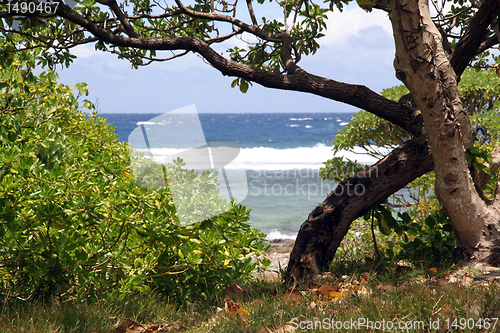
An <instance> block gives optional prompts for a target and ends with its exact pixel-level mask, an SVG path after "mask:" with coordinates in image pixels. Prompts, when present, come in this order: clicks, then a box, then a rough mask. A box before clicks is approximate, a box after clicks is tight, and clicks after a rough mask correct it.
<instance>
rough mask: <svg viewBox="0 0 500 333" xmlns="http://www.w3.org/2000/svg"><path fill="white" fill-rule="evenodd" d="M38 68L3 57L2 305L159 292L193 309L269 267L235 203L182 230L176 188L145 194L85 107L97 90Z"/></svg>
mask: <svg viewBox="0 0 500 333" xmlns="http://www.w3.org/2000/svg"><path fill="white" fill-rule="evenodd" d="M0 43H4V41H3V40H0ZM2 49H3V48H2ZM34 62H35V59H34V58H33V57H32V56H31V55H30V54H29V53H28V52H23V53H20V54H18V55H16V56H15V57H5V54H2V57H1V58H0V66H1V71H0V73H1V74H0V75H1V77H0V89H1V90H2V94H1V95H0V123H1V126H0V223H1V224H0V279H1V285H0V292H1V293H2V294H3V297H17V298H21V299H27V298H47V297H49V296H52V295H59V296H68V297H69V296H71V297H72V296H76V297H79V298H92V297H99V295H100V294H101V293H103V292H110V291H112V292H113V293H116V294H121V295H125V294H126V293H129V292H132V291H139V292H142V291H147V290H148V289H150V288H160V289H161V290H162V291H163V292H164V294H165V295H169V296H171V297H175V298H176V299H177V300H178V301H183V302H185V301H187V300H188V299H187V298H188V297H190V298H191V299H195V298H207V297H209V296H210V295H209V294H207V293H202V292H200V290H199V287H200V286H203V287H204V290H207V291H210V292H211V293H214V292H216V291H217V290H219V289H220V288H222V287H224V286H226V285H228V284H229V283H231V282H232V281H233V280H235V279H238V278H240V277H243V276H248V275H249V274H250V273H251V272H252V271H254V270H255V269H256V268H257V267H258V266H259V264H260V263H262V262H266V260H265V259H262V258H261V259H260V260H258V261H256V262H252V260H251V258H250V257H251V255H253V254H257V255H258V254H262V251H263V250H264V249H265V245H264V244H263V242H262V240H263V237H264V235H263V234H262V233H261V232H260V231H257V230H255V229H252V228H251V227H250V226H249V224H248V223H246V221H247V220H248V218H249V210H247V209H246V208H245V207H244V206H241V205H239V204H236V203H232V209H231V210H230V211H228V212H226V213H224V214H221V215H219V216H216V217H214V218H211V219H210V220H207V221H203V222H202V223H197V224H194V225H191V226H188V227H183V226H181V225H180V224H179V222H178V220H177V218H176V215H175V213H176V212H175V207H174V206H173V203H172V199H171V195H170V192H169V190H168V189H166V190H148V189H143V188H139V187H138V186H137V185H136V183H135V182H134V179H133V177H132V176H131V170H130V164H129V150H128V146H127V145H126V144H125V143H119V142H118V140H117V135H116V134H115V132H114V128H113V127H112V126H109V125H106V123H105V121H104V120H103V119H101V118H98V117H97V113H92V114H90V115H85V114H84V113H83V112H82V111H81V110H80V109H79V103H78V97H79V96H80V95H84V94H86V92H87V86H86V85H85V84H82V83H79V84H76V85H75V86H74V87H68V86H65V85H61V84H58V83H57V82H56V81H57V75H56V74H55V73H54V72H52V71H46V72H43V73H41V74H40V75H38V76H35V75H33V74H32V72H31V68H32V67H33V65H34ZM74 89H77V91H78V94H77V96H75V95H74ZM84 106H85V107H87V108H90V109H92V108H93V105H92V103H91V102H89V101H84ZM178 167H179V166H169V167H168V168H167V172H173V171H175V168H178ZM187 172H190V171H189V170H188V171H187ZM214 195H215V194H214Z"/></svg>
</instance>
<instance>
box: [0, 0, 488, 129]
mask: <svg viewBox="0 0 500 333" xmlns="http://www.w3.org/2000/svg"><path fill="white" fill-rule="evenodd" d="M56 2H58V3H59V5H58V6H57V8H56V9H55V10H56V15H54V14H52V13H48V14H44V13H35V14H25V15H23V14H22V13H15V14H14V13H12V12H11V13H9V12H8V8H7V6H6V5H4V4H2V5H0V18H2V20H1V23H0V31H1V32H2V33H3V34H4V35H5V36H6V37H7V38H9V37H8V36H9V35H10V34H12V33H20V34H22V35H23V37H24V38H25V40H26V41H25V42H24V43H22V44H12V45H11V46H10V49H7V51H14V50H15V49H17V50H19V49H38V50H37V52H39V53H40V54H41V55H42V56H43V58H42V60H40V61H41V62H42V63H43V64H44V65H48V66H55V65H56V64H64V65H66V66H68V65H69V64H70V63H71V62H72V61H73V60H74V58H75V57H74V56H73V55H71V53H70V49H71V48H73V47H75V46H78V45H83V44H94V45H95V48H96V49H97V50H102V51H106V52H110V53H114V54H117V56H118V57H119V58H122V59H126V60H128V61H130V63H131V64H132V66H133V67H134V68H138V67H139V66H143V65H148V64H150V63H151V62H154V61H167V60H170V59H174V58H178V57H182V56H184V55H186V54H188V53H190V52H194V53H197V54H199V55H200V56H201V57H202V58H204V59H205V60H206V61H207V62H208V63H209V64H210V65H212V66H213V67H214V68H216V69H218V70H219V71H220V72H221V73H222V74H223V75H228V76H234V77H237V78H240V79H241V80H239V81H233V86H236V85H238V86H240V85H242V86H240V90H241V91H242V92H245V91H246V90H247V87H248V83H249V82H255V83H258V84H261V85H263V86H265V87H269V88H277V89H284V90H296V91H302V92H308V93H312V94H316V95H319V96H322V97H326V98H329V99H332V100H336V101H340V102H344V103H348V104H350V105H353V106H355V107H358V108H360V109H364V110H366V111H368V112H370V113H373V114H375V115H377V116H380V117H382V118H383V119H386V120H388V121H390V122H392V123H394V124H396V125H398V126H400V127H401V128H403V129H404V130H406V131H408V132H410V133H412V134H415V135H419V134H420V133H421V132H422V119H421V117H420V115H419V114H420V113H419V112H418V111H417V110H415V109H414V108H413V107H411V106H409V105H400V104H398V103H396V102H394V101H391V100H389V99H387V98H384V97H383V96H381V95H379V94H377V93H375V92H373V91H371V90H370V89H368V88H367V87H364V86H359V85H354V84H347V83H342V82H338V81H335V80H332V79H327V78H323V77H320V76H317V75H313V74H310V73H308V72H307V71H306V70H305V69H302V68H301V67H299V66H298V64H299V62H300V60H301V59H302V57H303V56H308V55H312V54H314V53H315V52H316V51H317V50H318V48H319V39H320V38H321V37H323V36H324V32H325V30H326V29H327V19H328V16H327V14H328V12H329V11H334V10H340V11H342V10H343V8H344V6H345V5H346V4H348V3H349V2H350V1H349V0H331V1H325V2H324V3H315V2H313V1H310V0H295V1H293V0H282V1H277V2H267V1H265V0H258V1H257V3H254V2H253V1H252V0H247V1H246V3H245V4H243V3H238V2H237V1H235V2H234V3H229V2H227V1H225V0H217V1H216V0H196V1H194V2H190V3H189V4H186V3H183V2H182V1H181V0H174V1H165V2H160V1H149V0H133V1H119V2H117V1H115V0H99V1H93V0H82V1H76V3H77V5H76V6H73V7H71V6H68V3H67V2H63V1H56ZM491 6H492V4H490V1H488V3H487V4H485V6H483V7H485V8H484V9H483V10H484V11H486V12H488V7H490V8H491ZM373 8H379V9H382V10H387V3H386V1H378V2H377V3H376V4H375V5H374V6H373ZM436 10H437V13H438V14H437V16H436V17H435V18H434V19H435V22H436V24H438V26H439V28H440V30H441V31H442V33H443V35H445V36H446V37H447V40H448V44H449V52H450V53H452V55H451V59H452V62H457V63H459V64H461V63H462V62H464V61H465V62H466V63H467V64H468V63H469V62H470V60H472V59H473V58H474V57H476V56H478V55H481V56H482V57H483V58H477V59H478V60H477V64H478V65H487V62H486V59H485V58H484V55H485V53H484V52H488V49H490V48H491V47H493V46H495V45H497V44H498V40H497V39H496V36H495V33H494V31H493V30H490V29H488V25H489V22H490V21H491V18H489V16H488V15H486V16H487V17H482V18H481V21H480V22H476V21H477V20H469V19H466V18H467V17H465V16H464V15H465V14H464V13H465V12H466V13H467V15H468V17H470V16H471V15H473V14H475V13H480V10H479V9H478V8H477V6H476V4H469V3H462V2H461V1H458V0H457V1H455V2H454V5H453V6H452V8H451V12H450V13H447V12H445V11H444V8H443V7H442V6H441V7H440V6H438V4H437V3H436ZM276 12H280V13H281V14H280V15H279V16H278V18H277V17H273V18H269V17H268V18H266V16H267V15H268V13H276ZM274 16H276V15H274ZM15 22H20V25H19V26H18V27H17V29H16V28H14V26H15V25H16V24H15ZM472 26H474V28H477V26H479V29H478V30H479V32H480V33H481V34H483V35H485V36H481V38H479V39H478V38H474V39H473V38H470V36H469V35H470V27H472ZM496 26H498V23H496ZM466 37H467V38H468V39H467V38H466ZM475 37H478V36H475ZM482 37H484V38H482ZM241 42H243V43H241ZM477 43H479V44H478V45H476V44H477ZM234 45H238V46H234ZM455 47H456V51H453V48H455ZM464 55H465V56H466V57H465V58H464ZM456 71H457V73H458V74H459V75H460V74H461V72H462V71H463V68H460V69H458V68H457V69H456Z"/></svg>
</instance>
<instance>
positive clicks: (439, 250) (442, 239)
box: [398, 211, 456, 266]
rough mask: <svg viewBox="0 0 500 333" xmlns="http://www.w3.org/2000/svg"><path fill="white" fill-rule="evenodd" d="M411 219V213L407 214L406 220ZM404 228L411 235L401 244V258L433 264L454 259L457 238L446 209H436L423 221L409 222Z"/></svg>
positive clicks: (441, 263) (399, 254) (399, 255)
mask: <svg viewBox="0 0 500 333" xmlns="http://www.w3.org/2000/svg"><path fill="white" fill-rule="evenodd" d="M404 217H405V216H404V215H403V222H404V220H405V218H404ZM409 220H410V219H409V215H406V221H407V222H409ZM422 222H423V223H422ZM404 228H405V229H406V230H405V234H406V235H408V236H409V237H408V238H407V237H405V240H406V242H402V243H401V244H400V245H401V247H402V248H403V249H402V250H401V251H400V252H399V253H398V257H399V258H403V259H410V260H412V261H423V262H425V263H426V265H431V266H434V265H443V264H444V263H446V262H451V261H452V253H453V249H454V248H455V247H456V239H455V235H454V233H453V228H452V226H451V224H450V219H449V218H448V215H446V213H445V212H444V211H438V212H436V211H434V212H432V213H431V214H429V216H427V217H426V218H425V219H424V220H423V221H420V222H419V223H411V224H407V225H405V226H404Z"/></svg>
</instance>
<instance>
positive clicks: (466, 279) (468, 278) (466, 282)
mask: <svg viewBox="0 0 500 333" xmlns="http://www.w3.org/2000/svg"><path fill="white" fill-rule="evenodd" d="M473 282H474V277H473V276H472V275H469V274H465V275H464V276H463V277H462V281H461V283H462V285H463V286H464V287H466V288H469V287H470V286H472V283H473Z"/></svg>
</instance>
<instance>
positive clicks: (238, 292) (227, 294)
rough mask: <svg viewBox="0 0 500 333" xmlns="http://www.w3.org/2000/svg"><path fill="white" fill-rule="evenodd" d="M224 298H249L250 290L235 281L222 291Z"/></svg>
mask: <svg viewBox="0 0 500 333" xmlns="http://www.w3.org/2000/svg"><path fill="white" fill-rule="evenodd" d="M222 298H229V299H231V300H233V301H235V300H244V301H246V300H248V299H249V298H250V296H249V295H248V290H246V289H244V288H242V287H240V286H239V285H237V284H236V283H233V284H232V285H230V286H229V287H227V288H226V289H224V291H223V292H222Z"/></svg>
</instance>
